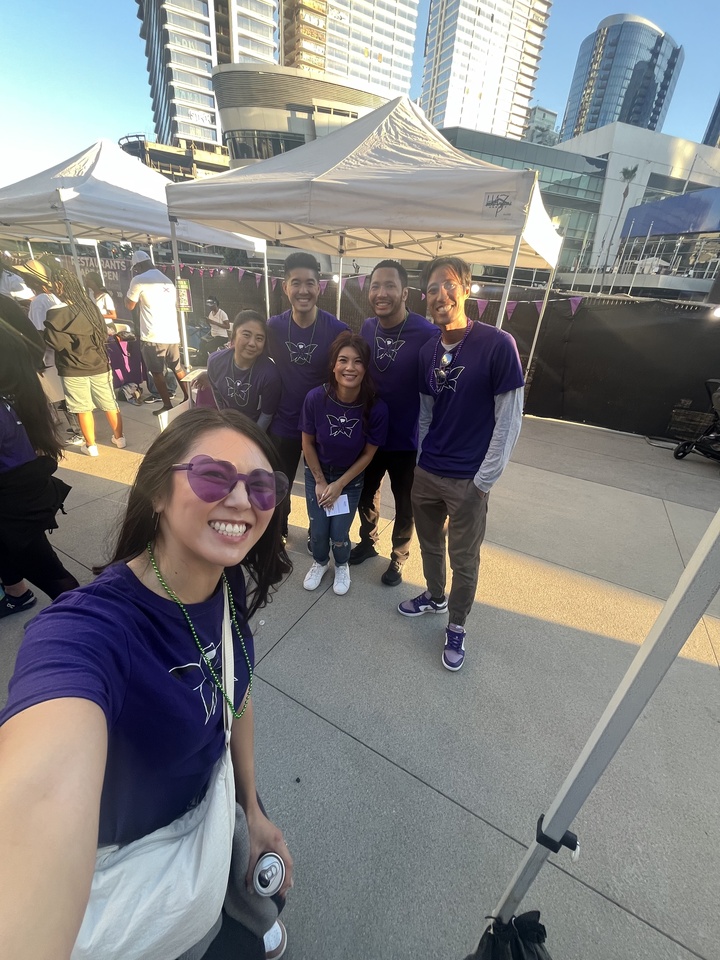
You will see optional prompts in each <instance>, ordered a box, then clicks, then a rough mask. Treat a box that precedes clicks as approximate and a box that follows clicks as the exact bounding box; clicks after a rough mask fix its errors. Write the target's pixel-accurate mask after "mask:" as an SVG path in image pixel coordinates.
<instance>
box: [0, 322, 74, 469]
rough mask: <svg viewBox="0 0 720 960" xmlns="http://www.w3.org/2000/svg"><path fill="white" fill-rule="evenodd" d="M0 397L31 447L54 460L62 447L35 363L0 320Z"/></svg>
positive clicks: (14, 335)
mask: <svg viewBox="0 0 720 960" xmlns="http://www.w3.org/2000/svg"><path fill="white" fill-rule="evenodd" d="M0 396H2V397H4V398H5V399H6V400H7V402H8V403H9V404H10V406H11V407H12V408H13V410H14V411H15V413H16V414H17V416H18V419H19V420H20V421H21V423H22V425H23V426H24V427H25V431H26V432H27V435H28V437H29V438H30V443H31V444H32V445H33V448H34V449H35V450H36V451H37V452H38V453H40V454H43V455H44V456H46V457H51V458H52V459H53V460H55V461H56V462H57V461H58V460H59V459H60V457H61V456H62V451H63V447H62V444H61V443H60V440H59V439H58V436H57V433H56V427H55V421H54V420H53V417H52V413H51V412H50V404H49V403H48V401H47V398H46V397H45V394H44V393H43V389H42V387H41V386H40V381H39V380H38V375H37V367H36V364H35V362H34V359H33V357H32V355H31V354H30V351H29V350H28V348H27V346H26V345H25V342H24V340H23V338H22V337H21V336H20V334H19V333H16V332H15V330H13V329H12V328H11V327H9V326H8V325H7V324H5V323H0Z"/></svg>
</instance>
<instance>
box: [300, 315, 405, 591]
mask: <svg viewBox="0 0 720 960" xmlns="http://www.w3.org/2000/svg"><path fill="white" fill-rule="evenodd" d="M369 366H370V348H369V346H368V345H367V342H366V341H365V340H364V339H363V338H362V337H359V336H357V335H356V334H354V333H350V332H349V331H346V332H344V333H341V334H340V335H339V336H338V337H336V339H335V340H334V341H333V343H332V345H331V347H330V357H329V367H330V378H329V381H328V383H325V384H323V385H322V386H321V387H316V388H315V389H314V390H311V391H310V393H308V395H307V397H306V398H305V403H304V404H303V408H302V413H301V415H300V429H301V430H302V449H303V455H304V457H305V497H306V499H307V507H308V514H309V515H310V531H311V537H310V543H311V546H312V555H313V565H312V567H310V570H309V571H308V573H307V576H306V577H305V580H304V582H303V586H304V587H305V589H306V590H316V589H317V588H318V587H319V586H320V581H321V580H322V578H323V577H324V576H325V573H326V572H327V569H328V566H329V562H330V547H331V546H332V552H333V558H334V560H335V582H334V583H333V590H334V591H335V593H337V594H338V595H340V596H342V595H343V594H345V593H347V592H348V590H349V589H350V568H349V566H348V558H349V557H350V526H351V525H352V522H353V519H354V517H355V512H356V511H357V505H358V501H359V499H360V494H361V492H362V485H363V473H364V470H365V467H367V465H368V464H369V463H370V461H371V460H372V458H373V457H374V456H375V451H376V450H377V448H378V447H381V446H382V445H383V444H384V443H385V439H386V437H387V429H388V409H387V407H386V405H385V403H384V402H383V401H382V400H380V399H379V398H378V397H377V396H376V395H375V387H374V386H373V383H372V380H371V378H370V374H369V372H368V368H369ZM333 508H334V509H333Z"/></svg>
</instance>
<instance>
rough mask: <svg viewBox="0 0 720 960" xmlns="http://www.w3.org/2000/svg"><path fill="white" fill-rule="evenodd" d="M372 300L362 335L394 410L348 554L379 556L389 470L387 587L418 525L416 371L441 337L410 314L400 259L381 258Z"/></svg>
mask: <svg viewBox="0 0 720 960" xmlns="http://www.w3.org/2000/svg"><path fill="white" fill-rule="evenodd" d="M369 280H370V287H369V290H368V299H369V300H370V306H371V307H372V308H373V310H374V311H375V316H374V317H369V318H368V319H367V320H366V321H365V322H364V323H363V325H362V329H361V331H360V335H361V336H362V337H363V339H364V340H367V342H368V343H369V344H370V374H371V376H372V378H373V381H374V383H375V386H376V387H377V391H378V394H379V396H380V397H381V398H382V399H383V400H384V401H385V403H386V404H387V406H388V410H389V412H390V425H389V429H388V436H387V441H386V443H385V444H384V445H383V446H382V447H381V448H380V449H379V450H378V451H377V453H376V454H375V456H374V457H373V459H372V460H371V462H370V463H369V464H368V466H367V467H366V468H365V483H364V484H363V489H362V494H361V495H360V503H359V505H358V513H359V515H360V543H358V545H357V546H356V547H355V548H354V549H353V551H352V553H351V554H350V561H349V562H350V564H351V565H355V564H358V563H362V562H363V561H364V560H367V559H368V557H376V556H377V550H376V549H375V544H376V543H377V540H378V521H379V519H380V486H381V484H382V481H383V477H384V476H385V474H386V473H387V474H388V476H389V477H390V486H391V488H392V492H393V497H394V499H395V522H394V524H393V531H392V553H391V555H390V565H389V567H388V568H387V570H386V571H385V572H384V573H383V575H382V576H381V577H380V579H381V581H382V582H383V583H384V584H385V585H386V586H388V587H395V586H397V585H398V584H400V583H402V566H403V564H404V563H405V561H406V560H407V558H408V555H409V552H410V540H411V539H412V535H413V530H414V524H413V515H412V503H411V502H410V491H411V490H412V483H413V473H414V471H415V461H416V459H417V438H418V413H419V410H420V398H419V395H418V393H417V369H418V356H419V354H420V348H421V347H422V346H423V345H424V344H425V343H427V341H428V340H432V339H434V338H436V337H437V336H438V335H439V330H438V328H437V327H435V326H433V324H432V323H430V322H429V321H428V320H426V319H425V317H421V316H420V314H419V313H410V312H409V311H408V309H407V306H406V302H407V297H408V275H407V272H406V271H405V268H404V267H403V265H402V264H401V263H398V262H397V261H396V260H381V261H380V263H378V264H377V265H376V266H375V267H374V268H373V271H372V273H371V274H370V278H369Z"/></svg>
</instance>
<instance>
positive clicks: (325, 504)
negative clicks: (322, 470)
mask: <svg viewBox="0 0 720 960" xmlns="http://www.w3.org/2000/svg"><path fill="white" fill-rule="evenodd" d="M342 492H343V486H342V484H341V483H340V481H339V480H333V482H332V483H329V484H328V485H327V486H326V487H325V490H324V492H323V495H322V498H320V497H318V503H319V504H320V506H321V507H322V508H323V509H327V508H329V507H331V506H332V505H333V504H334V503H335V501H336V500H337V498H338V497H339V496H340V494H341V493H342Z"/></svg>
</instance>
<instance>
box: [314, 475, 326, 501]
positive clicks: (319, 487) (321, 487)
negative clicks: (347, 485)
mask: <svg viewBox="0 0 720 960" xmlns="http://www.w3.org/2000/svg"><path fill="white" fill-rule="evenodd" d="M327 488H328V485H327V481H326V480H323V481H322V483H321V482H320V481H319V480H316V481H315V499H316V500H317V502H318V505H319V506H322V500H323V497H324V496H325V491H326V490H327Z"/></svg>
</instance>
